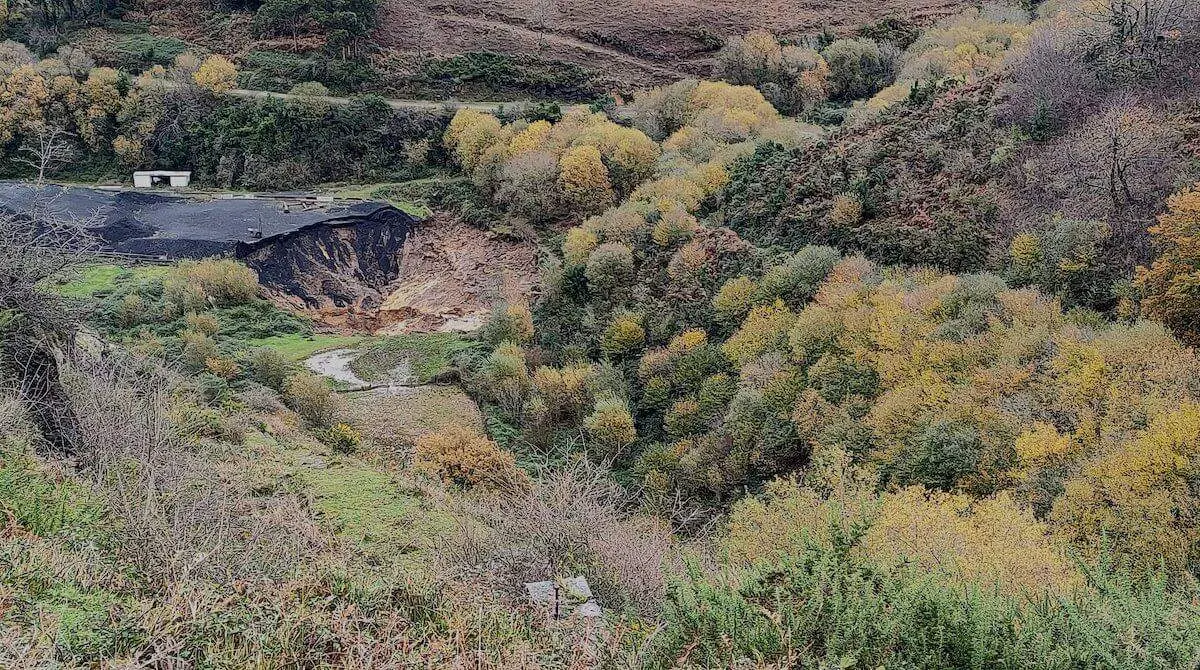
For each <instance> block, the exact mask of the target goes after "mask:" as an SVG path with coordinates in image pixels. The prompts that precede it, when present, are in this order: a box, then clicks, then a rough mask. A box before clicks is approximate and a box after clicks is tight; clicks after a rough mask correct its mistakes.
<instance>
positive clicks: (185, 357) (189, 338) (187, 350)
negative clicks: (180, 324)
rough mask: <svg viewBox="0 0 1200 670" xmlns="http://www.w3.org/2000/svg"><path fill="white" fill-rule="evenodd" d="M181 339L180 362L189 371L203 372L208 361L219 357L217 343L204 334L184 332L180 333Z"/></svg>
mask: <svg viewBox="0 0 1200 670" xmlns="http://www.w3.org/2000/svg"><path fill="white" fill-rule="evenodd" d="M179 339H180V340H181V341H182V342H183V347H182V349H181V353H180V362H181V363H183V365H184V367H186V368H188V369H189V370H192V371H196V372H198V371H200V370H203V369H204V367H205V363H206V362H207V361H208V359H210V358H216V356H217V343H216V342H213V340H212V338H211V337H209V336H208V335H205V334H204V333H197V332H196V331H194V330H184V331H183V332H181V333H179Z"/></svg>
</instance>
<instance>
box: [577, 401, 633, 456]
mask: <svg viewBox="0 0 1200 670" xmlns="http://www.w3.org/2000/svg"><path fill="white" fill-rule="evenodd" d="M584 425H585V426H586V427H587V430H588V433H589V434H590V435H591V438H592V440H591V443H592V444H593V445H594V446H596V447H598V449H599V455H600V456H601V457H603V458H616V457H619V456H620V455H621V452H623V451H624V450H625V448H626V447H628V446H629V445H631V444H633V442H634V440H636V439H637V429H636V428H635V427H634V425H633V415H631V414H630V413H629V407H628V406H627V405H626V404H625V401H624V400H621V399H620V398H618V397H617V396H616V395H614V394H612V393H606V394H603V395H600V396H599V397H597V398H596V406H595V408H594V409H593V410H592V413H591V414H589V415H588V416H587V418H585V419H584Z"/></svg>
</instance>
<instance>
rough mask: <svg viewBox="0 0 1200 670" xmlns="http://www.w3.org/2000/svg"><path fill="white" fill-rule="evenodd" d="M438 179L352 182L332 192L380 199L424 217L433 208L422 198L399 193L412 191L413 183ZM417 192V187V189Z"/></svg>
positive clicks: (412, 214)
mask: <svg viewBox="0 0 1200 670" xmlns="http://www.w3.org/2000/svg"><path fill="white" fill-rule="evenodd" d="M437 179H439V178H438V177H431V178H430V179H417V180H415V181H407V182H391V183H385V184H354V185H349V186H345V187H343V188H339V189H337V190H335V191H334V192H333V195H334V196H335V197H339V198H359V199H362V200H382V201H384V202H387V203H389V204H391V205H392V206H393V207H395V208H396V209H399V210H400V211H402V212H404V213H405V214H408V215H410V216H413V217H416V218H418V219H424V218H427V217H429V216H431V215H432V214H433V210H432V209H430V208H429V205H428V204H426V203H425V202H424V201H423V200H421V199H419V198H410V197H405V196H404V195H400V194H401V193H406V192H409V191H412V190H413V189H414V186H415V185H419V184H420V183H422V182H430V181H435V180H437ZM417 191H418V192H419V189H417Z"/></svg>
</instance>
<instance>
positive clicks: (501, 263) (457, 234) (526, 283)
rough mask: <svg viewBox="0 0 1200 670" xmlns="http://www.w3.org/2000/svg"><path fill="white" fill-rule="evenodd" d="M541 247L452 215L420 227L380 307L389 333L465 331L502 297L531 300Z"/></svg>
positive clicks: (406, 247) (471, 327)
mask: <svg viewBox="0 0 1200 670" xmlns="http://www.w3.org/2000/svg"><path fill="white" fill-rule="evenodd" d="M537 260H538V259H537V250H536V249H535V248H534V246H533V245H532V244H529V243H525V242H518V241H514V240H512V239H507V238H501V237H499V236H497V235H494V234H492V233H489V232H487V231H483V230H480V229H478V228H474V227H472V226H469V225H467V224H465V223H462V222H461V221H457V220H455V219H452V218H445V217H435V218H433V219H432V220H430V221H429V222H427V223H424V224H422V225H420V226H418V227H417V228H416V229H415V230H414V231H413V234H412V235H411V236H410V237H409V239H408V243H407V244H406V245H405V247H404V257H403V259H402V262H401V265H400V275H399V276H398V277H397V278H396V280H395V281H394V282H392V284H390V285H389V286H388V293H387V297H386V298H385V299H384V301H383V304H382V305H381V306H380V308H379V314H380V322H381V323H380V325H381V326H382V327H383V328H384V330H385V331H386V332H466V331H470V330H474V329H475V328H478V327H479V326H481V325H482V324H483V322H484V321H485V320H486V319H487V316H488V314H489V313H490V312H491V309H492V307H493V306H494V305H495V304H496V303H497V302H500V301H505V300H507V301H510V302H512V301H522V300H528V299H529V297H530V295H531V294H532V292H533V290H534V288H535V286H536V285H537V281H538V278H537Z"/></svg>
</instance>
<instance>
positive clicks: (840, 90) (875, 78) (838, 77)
mask: <svg viewBox="0 0 1200 670" xmlns="http://www.w3.org/2000/svg"><path fill="white" fill-rule="evenodd" d="M821 56H822V57H823V58H824V59H825V62H826V63H828V65H829V85H830V89H831V90H830V93H831V97H833V98H836V99H839V100H857V99H858V98H867V97H870V96H871V95H874V94H875V92H876V91H878V90H879V89H881V88H883V87H884V86H887V85H888V84H890V83H891V82H892V79H893V78H894V77H895V71H894V69H895V64H896V58H897V53H896V52H895V50H894V48H885V47H880V45H879V44H878V43H877V42H875V41H874V40H870V39H863V38H857V39H847V40H837V41H836V42H833V43H832V44H830V45H829V46H827V47H825V49H824V50H823V51H822V52H821Z"/></svg>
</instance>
